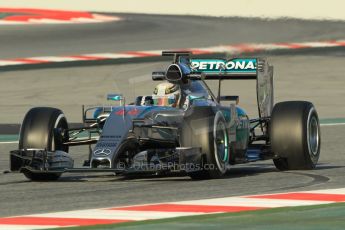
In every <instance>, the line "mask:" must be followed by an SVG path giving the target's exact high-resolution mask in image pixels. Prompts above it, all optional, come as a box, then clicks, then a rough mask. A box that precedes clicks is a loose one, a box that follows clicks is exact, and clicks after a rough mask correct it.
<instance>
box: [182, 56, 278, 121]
mask: <svg viewBox="0 0 345 230" xmlns="http://www.w3.org/2000/svg"><path fill="white" fill-rule="evenodd" d="M189 61H190V69H191V72H190V73H189V74H187V77H188V78H189V79H193V80H219V81H221V80H256V93H257V102H258V110H259V116H260V117H270V116H271V112H272V109H273V103H274V100H273V98H274V94H273V66H271V65H269V64H268V62H267V60H266V59H264V58H234V59H230V60H226V59H190V60H189ZM219 90H220V89H219ZM219 96H220V95H219ZM219 98H222V97H219Z"/></svg>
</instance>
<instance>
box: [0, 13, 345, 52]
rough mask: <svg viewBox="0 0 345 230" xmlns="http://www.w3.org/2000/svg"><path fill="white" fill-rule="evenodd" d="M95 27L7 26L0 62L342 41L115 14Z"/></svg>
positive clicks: (270, 28)
mask: <svg viewBox="0 0 345 230" xmlns="http://www.w3.org/2000/svg"><path fill="white" fill-rule="evenodd" d="M116 16H120V17H122V18H123V19H124V20H122V21H119V22H109V23H95V24H77V25H76V24H70V25H65V24H60V25H59V24H56V25H55V24H49V25H29V26H28V25H17V26H14V25H11V26H1V29H0V51H1V52H0V58H6V59H8V58H23V57H34V56H51V55H78V54H88V53H104V52H117V51H129V50H164V49H173V48H192V47H203V46H213V45H224V44H225V45H226V44H234V43H248V42H259V43H268V42H302V41H319V40H333V39H334V40H336V39H344V37H345V25H344V23H341V22H336V21H335V22H332V21H328V22H322V21H304V20H297V19H296V20H284V19H282V20H261V19H255V18H254V19H243V18H222V17H220V18H213V17H195V16H178V17H176V16H166V15H165V16H160V15H135V14H116Z"/></svg>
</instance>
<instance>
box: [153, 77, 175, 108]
mask: <svg viewBox="0 0 345 230" xmlns="http://www.w3.org/2000/svg"><path fill="white" fill-rule="evenodd" d="M180 98H181V89H180V86H179V85H176V84H172V83H170V82H164V83H160V84H158V85H157V86H156V88H155V90H154V91H153V95H152V100H153V104H154V105H157V106H171V107H177V106H178V105H179V103H180Z"/></svg>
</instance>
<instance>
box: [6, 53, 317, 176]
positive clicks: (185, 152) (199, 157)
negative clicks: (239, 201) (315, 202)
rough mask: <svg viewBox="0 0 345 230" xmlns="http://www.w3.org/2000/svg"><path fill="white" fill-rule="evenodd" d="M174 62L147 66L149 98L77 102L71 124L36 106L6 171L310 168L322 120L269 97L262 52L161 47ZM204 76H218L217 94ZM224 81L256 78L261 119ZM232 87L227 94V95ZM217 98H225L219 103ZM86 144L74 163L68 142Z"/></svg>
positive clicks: (304, 107)
mask: <svg viewBox="0 0 345 230" xmlns="http://www.w3.org/2000/svg"><path fill="white" fill-rule="evenodd" d="M163 55H165V56H172V57H173V62H172V63H171V64H169V65H168V66H167V68H166V70H165V71H160V72H153V73H152V79H153V80H154V81H159V82H160V83H159V84H158V85H157V87H156V88H155V90H154V92H153V94H150V95H146V96H138V97H137V98H136V100H135V101H134V102H133V103H130V104H126V103H125V98H124V96H123V95H121V94H110V95H108V100H113V101H117V102H118V103H119V105H118V106H108V107H92V108H86V109H85V108H84V107H83V124H84V125H83V126H82V127H76V128H69V125H68V122H67V119H66V117H65V115H64V114H63V112H62V111H61V110H59V109H56V108H48V107H37V108H32V109H31V110H30V111H28V113H27V114H26V116H25V118H24V121H23V123H22V125H21V129H20V138H19V148H18V149H17V150H14V151H11V152H10V166H11V170H12V171H18V172H21V173H23V174H24V175H25V176H26V177H27V178H29V179H31V180H56V179H58V178H59V177H60V176H61V174H62V173H65V172H113V173H115V174H116V175H128V174H141V173H145V174H166V173H170V172H176V171H178V172H182V174H186V175H189V176H190V177H191V178H193V179H206V178H220V177H222V176H223V175H224V174H225V173H226V172H227V170H228V169H229V168H231V166H232V165H234V164H241V163H247V162H253V161H258V160H267V159H273V162H274V165H275V166H276V167H277V169H279V170H291V169H302V170H303V169H313V168H314V167H315V165H316V164H317V162H318V159H319V155H320V144H321V139H320V125H319V119H318V115H317V112H316V109H315V107H314V106H313V104H312V103H310V102H307V101H286V102H280V103H277V104H275V105H274V103H273V67H272V66H270V65H269V64H268V63H267V61H266V60H265V59H261V58H233V59H230V60H225V59H219V58H216V59H200V58H192V57H191V55H190V54H189V53H188V52H163ZM205 80H215V81H218V82H219V87H218V91H217V93H216V94H214V93H213V92H212V91H211V90H210V88H209V87H208V85H207V84H206V82H205ZM224 80H256V82H257V84H256V91H257V104H258V111H259V117H258V118H254V119H250V118H249V117H248V115H247V114H246V113H245V111H244V110H243V109H242V108H241V107H240V106H239V105H238V101H239V100H238V98H239V97H238V96H237V95H224V94H223V93H222V90H221V83H222V81H224ZM228 91H229V92H231V91H230V90H226V93H228ZM222 101H229V102H228V104H227V105H225V104H226V103H224V102H223V103H222V104H221V102H222ZM76 145H88V146H89V151H88V152H86V153H85V156H86V160H85V162H84V165H83V167H80V168H75V167H74V161H73V158H72V156H73V151H71V150H70V147H72V146H76Z"/></svg>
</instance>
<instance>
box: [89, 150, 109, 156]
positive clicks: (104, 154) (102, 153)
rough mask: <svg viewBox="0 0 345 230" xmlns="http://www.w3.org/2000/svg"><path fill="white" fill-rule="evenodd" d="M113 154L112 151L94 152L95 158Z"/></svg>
mask: <svg viewBox="0 0 345 230" xmlns="http://www.w3.org/2000/svg"><path fill="white" fill-rule="evenodd" d="M110 154H111V150H110V149H96V150H95V151H94V152H93V155H94V156H109V155H110Z"/></svg>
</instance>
